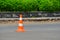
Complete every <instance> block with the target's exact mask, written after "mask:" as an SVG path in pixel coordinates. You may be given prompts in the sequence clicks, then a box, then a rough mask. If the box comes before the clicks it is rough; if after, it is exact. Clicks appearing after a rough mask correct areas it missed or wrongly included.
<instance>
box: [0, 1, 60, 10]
mask: <svg viewBox="0 0 60 40" xmlns="http://www.w3.org/2000/svg"><path fill="white" fill-rule="evenodd" d="M0 11H60V0H0Z"/></svg>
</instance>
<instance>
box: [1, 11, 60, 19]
mask: <svg viewBox="0 0 60 40" xmlns="http://www.w3.org/2000/svg"><path fill="white" fill-rule="evenodd" d="M20 13H22V14H23V18H36V17H60V12H41V11H37V12H0V18H19V14H20Z"/></svg>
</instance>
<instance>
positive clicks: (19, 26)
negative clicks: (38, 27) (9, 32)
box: [16, 14, 25, 32]
mask: <svg viewBox="0 0 60 40" xmlns="http://www.w3.org/2000/svg"><path fill="white" fill-rule="evenodd" d="M18 23H19V25H18V29H17V30H16V32H25V30H24V26H23V20H22V14H20V18H19V21H18Z"/></svg>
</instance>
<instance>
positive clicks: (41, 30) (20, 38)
mask: <svg viewBox="0 0 60 40" xmlns="http://www.w3.org/2000/svg"><path fill="white" fill-rule="evenodd" d="M17 27H18V24H0V40H60V23H56V24H48V23H47V24H40V23H31V24H24V28H25V30H26V32H19V33H17V32H16V30H17Z"/></svg>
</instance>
